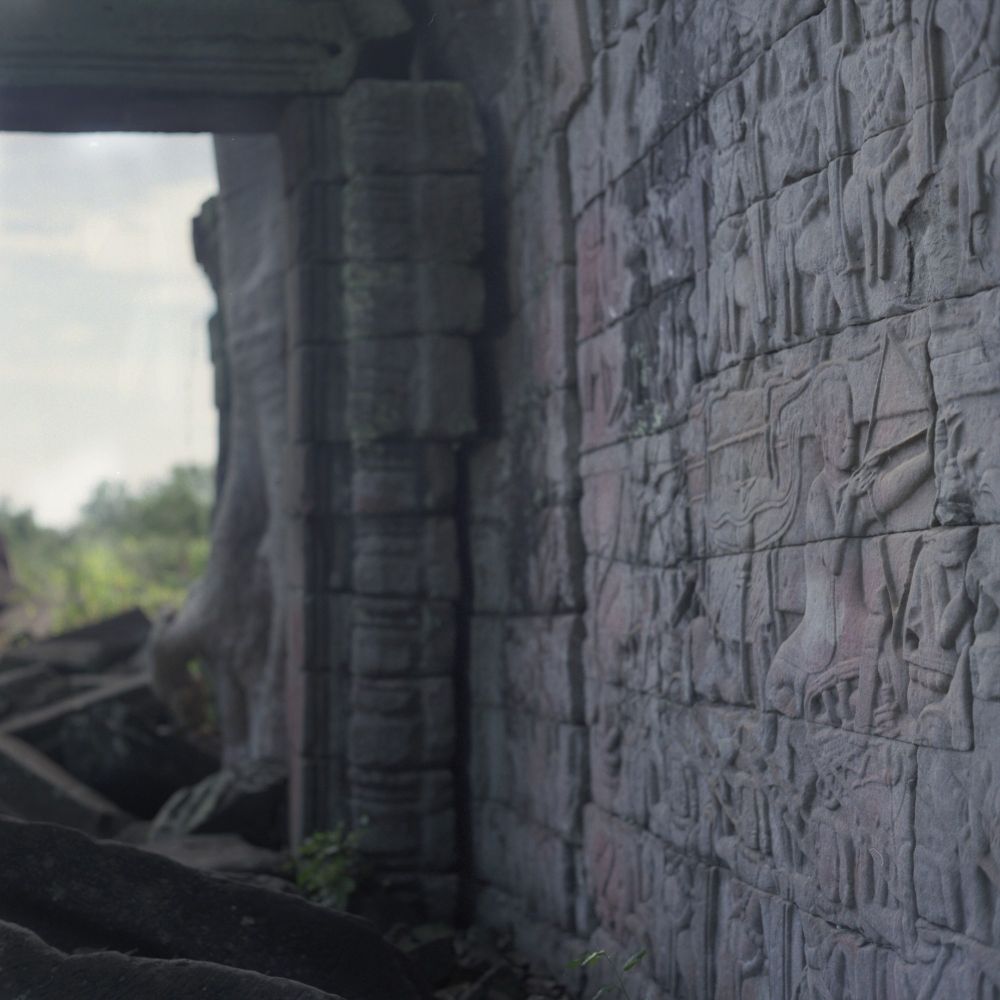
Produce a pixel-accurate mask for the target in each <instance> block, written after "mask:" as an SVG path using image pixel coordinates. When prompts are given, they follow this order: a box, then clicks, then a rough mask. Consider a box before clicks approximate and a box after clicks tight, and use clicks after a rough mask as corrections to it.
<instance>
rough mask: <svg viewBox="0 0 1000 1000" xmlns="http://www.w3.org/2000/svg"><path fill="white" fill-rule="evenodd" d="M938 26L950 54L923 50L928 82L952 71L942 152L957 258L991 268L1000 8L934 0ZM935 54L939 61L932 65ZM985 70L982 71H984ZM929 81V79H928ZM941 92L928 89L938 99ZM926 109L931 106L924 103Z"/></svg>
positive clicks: (999, 215)
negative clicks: (947, 163) (951, 179)
mask: <svg viewBox="0 0 1000 1000" xmlns="http://www.w3.org/2000/svg"><path fill="white" fill-rule="evenodd" d="M933 10H934V15H935V20H936V22H937V25H938V26H939V27H940V29H941V30H942V32H943V34H944V36H945V38H947V39H948V42H949V45H950V49H951V52H950V57H949V58H946V59H941V57H940V55H937V54H935V53H931V52H928V53H927V60H928V66H927V75H928V77H929V79H930V80H931V81H934V80H936V79H937V78H938V77H939V76H940V75H941V70H942V69H943V68H944V66H947V67H948V68H950V70H951V79H950V80H949V81H948V83H949V86H948V90H949V91H950V93H951V94H952V95H953V96H952V98H951V101H950V102H949V111H948V117H947V121H946V128H947V135H948V144H947V150H948V152H947V155H948V157H949V158H950V160H951V169H952V170H953V171H954V174H955V182H956V184H957V190H958V234H959V244H960V259H961V260H962V262H963V263H964V264H966V265H971V266H975V267H978V268H980V269H987V268H994V267H995V262H993V261H992V260H991V259H990V258H991V256H992V255H993V254H995V247H991V243H990V241H991V239H992V240H994V241H995V240H996V239H997V227H998V225H1000V199H998V198H997V195H996V191H997V185H998V184H1000V141H998V139H997V134H998V127H1000V76H998V75H997V73H996V72H995V70H994V69H993V68H994V67H996V65H997V60H998V57H1000V41H998V30H1000V24H998V20H1000V9H998V7H997V5H996V4H992V3H978V2H976V0H939V2H937V3H936V4H935V5H934V8H933ZM938 59H940V61H941V63H942V65H941V66H938V65H934V63H935V62H936V61H937V60H938ZM984 69H985V70H986V72H983V70H984ZM932 85H933V84H932ZM941 96H942V95H940V94H937V93H935V92H933V91H932V93H930V94H929V95H928V97H929V98H931V99H932V100H935V101H937V102H939V101H940V98H941ZM928 105H929V107H928V112H927V113H928V114H932V113H933V107H934V105H932V104H930V102H928Z"/></svg>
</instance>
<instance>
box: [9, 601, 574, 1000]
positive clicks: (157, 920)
mask: <svg viewBox="0 0 1000 1000" xmlns="http://www.w3.org/2000/svg"><path fill="white" fill-rule="evenodd" d="M149 633H150V623H149V621H148V620H147V619H146V618H145V616H144V615H143V614H142V613H141V612H139V611H133V612H129V613H127V614H125V615H120V616H117V617H116V618H114V619H110V620H108V621H106V622H100V623H96V624H95V625H93V626H89V627H87V628H85V629H79V630H76V631H74V632H72V633H66V634H64V635H61V636H56V637H53V638H52V639H47V640H43V641H38V642H32V643H30V644H25V645H21V646H18V647H16V648H14V649H10V650H8V651H7V652H5V653H4V654H3V655H2V656H0V998H6V997H18V998H20V1000H50V998H51V1000H57V998H58V1000H73V998H77V997H79V998H80V1000H97V998H100V1000H118V998H119V997H120V998H122V1000H125V998H129V1000H132V998H136V997H142V998H144V1000H157V998H160V997H163V998H164V1000H165V998H167V997H170V998H175V997H181V996H206V997H212V998H213V1000H227V998H230V997H232V998H233V1000H237V998H239V1000H272V998H273V1000H285V998H289V1000H292V998H294V1000H313V998H316V1000H319V998H333V1000H337V998H341V1000H354V998H358V1000H382V998H384V1000H407V998H414V1000H416V998H421V1000H429V998H430V997H434V998H435V1000H542V998H553V1000H559V998H566V997H568V994H567V993H566V992H565V991H564V990H563V989H562V988H561V987H560V986H559V985H558V984H557V983H555V982H554V981H552V980H547V979H542V978H539V977H537V976H536V975H534V974H533V973H532V971H531V969H530V968H529V967H528V965H527V964H526V963H524V962H522V961H520V960H519V959H518V958H517V956H516V955H514V954H513V952H512V950H511V948H510V947H509V943H508V942H506V941H504V939H503V938H497V937H495V936H494V935H491V934H489V933H487V932H485V931H481V930H477V929H473V930H469V931H458V930H456V929H455V928H451V927H447V926H441V925H416V926H415V925H413V924H392V923H391V921H392V919H393V918H392V914H391V913H390V912H388V911H386V912H381V911H380V910H379V908H378V906H376V907H375V909H374V911H372V912H371V913H369V915H370V916H371V917H372V919H373V920H374V921H376V922H377V923H378V925H379V926H380V927H381V928H382V929H383V930H385V931H386V933H385V936H384V937H383V935H382V934H381V933H380V932H379V930H377V929H376V925H375V924H374V923H370V922H369V921H368V920H363V919H360V918H357V917H354V916H351V915H348V914H344V913H339V912H335V911H333V910H330V909H327V908H322V907H319V906H315V905H313V904H312V903H310V902H308V901H306V900H305V899H303V898H302V894H301V892H300V891H299V890H298V888H297V887H296V886H295V884H294V883H293V882H292V881H291V877H290V875H289V865H288V861H289V857H288V854H287V853H286V852H285V851H283V850H282V849H281V848H282V844H283V839H284V829H285V823H286V815H285V811H284V809H285V800H286V794H287V775H286V773H285V770H284V768H283V766H282V765H280V764H279V763H276V762H273V761H259V762H255V763H252V764H243V765H239V766H232V767H228V768H220V765H219V762H218V758H217V756H215V755H214V754H213V753H212V752H211V747H208V746H206V744H205V741H204V740H201V739H195V738H192V736H191V734H189V733H185V732H183V731H182V730H180V729H179V728H178V727H177V725H176V724H175V723H173V722H172V720H171V719H170V717H169V716H168V714H167V713H166V712H165V710H164V708H163V706H162V705H161V704H160V702H159V701H158V700H157V698H156V696H155V695H154V694H153V691H152V688H151V685H150V682H149V678H148V676H147V674H146V673H145V671H144V669H143V667H142V663H143V657H142V656H141V655H140V654H141V650H142V648H143V645H144V643H145V642H146V641H147V638H148V636H149ZM94 837H102V838H113V839H107V840H95V839H93V838H94ZM367 912H368V911H367V910H366V913H367Z"/></svg>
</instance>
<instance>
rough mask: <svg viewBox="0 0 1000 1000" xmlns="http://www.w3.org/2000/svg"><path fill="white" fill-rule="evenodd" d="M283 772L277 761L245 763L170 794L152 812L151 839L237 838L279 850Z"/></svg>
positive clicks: (284, 824) (282, 831)
mask: <svg viewBox="0 0 1000 1000" xmlns="http://www.w3.org/2000/svg"><path fill="white" fill-rule="evenodd" d="M287 796H288V772H287V768H286V767H285V765H284V763H282V762H281V761H276V760H271V761H268V760H254V761H245V762H242V763H240V764H237V765H235V766H233V767H230V768H227V769H225V770H222V771H219V772H218V773H216V774H212V775H210V776H208V777H206V778H205V779H204V780H203V781H200V782H199V783H198V784H197V785H194V786H193V787H190V788H182V789H179V790H178V791H177V792H175V793H174V794H173V795H172V796H171V797H170V798H169V799H168V800H167V801H166V802H165V803H164V804H163V807H162V808H161V809H160V810H159V812H157V814H156V816H155V817H154V818H153V822H152V825H151V827H150V831H149V836H150V839H151V840H153V841H155V840H159V839H161V838H170V837H179V836H186V835H188V834H192V833H236V834H239V835H240V836H242V837H244V838H246V839H247V840H248V841H250V843H252V844H257V845H259V846H263V847H279V846H280V845H281V844H283V843H284V841H285V833H286V827H287Z"/></svg>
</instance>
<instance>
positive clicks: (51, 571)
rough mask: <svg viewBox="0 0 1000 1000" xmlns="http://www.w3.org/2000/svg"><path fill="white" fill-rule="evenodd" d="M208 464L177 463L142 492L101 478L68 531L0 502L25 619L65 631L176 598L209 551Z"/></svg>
mask: <svg viewBox="0 0 1000 1000" xmlns="http://www.w3.org/2000/svg"><path fill="white" fill-rule="evenodd" d="M212 491H213V477H212V471H211V470H210V469H207V468H201V467H198V466H178V467H176V468H174V469H172V470H171V472H170V473H169V475H168V476H167V478H166V479H164V480H162V481H160V482H157V483H153V484H152V485H150V486H148V487H146V488H145V489H143V490H140V491H138V492H135V493H133V492H131V491H129V490H128V489H127V488H125V487H124V486H122V485H121V484H116V483H102V484H100V485H99V486H98V487H97V488H96V489H95V490H94V492H93V494H92V495H91V498H90V500H89V501H88V502H87V503H86V504H85V505H84V507H83V509H82V510H81V514H80V521H79V523H78V524H77V525H76V526H74V527H73V528H70V529H69V530H67V531H57V530H55V529H53V528H46V527H44V526H42V525H39V524H37V523H36V522H35V519H34V515H33V514H32V513H31V511H27V510H16V509H14V508H13V507H11V505H10V504H9V503H7V502H3V501H0V534H3V536H4V537H5V538H6V540H7V543H8V549H9V552H10V559H11V565H12V568H13V570H14V575H15V578H16V579H17V582H18V585H19V595H18V597H19V601H20V603H21V604H22V606H23V612H24V613H23V614H22V615H21V619H22V620H24V621H26V622H28V623H29V627H33V628H34V630H36V631H61V630H64V629H68V628H73V627H75V626H77V625H80V624H83V623H84V622H87V621H93V620H94V619H98V618H103V617H105V616H107V615H112V614H115V613H117V612H119V611H123V610H125V609H126V608H129V607H132V606H134V605H138V606H139V607H141V608H143V609H144V610H145V611H146V612H147V613H150V614H155V613H156V612H158V611H160V610H162V609H164V608H166V607H178V606H179V605H180V604H181V603H182V602H183V599H184V595H185V593H186V591H187V588H188V587H189V586H190V585H191V583H193V582H194V580H195V579H197V578H198V577H199V576H200V575H201V573H202V572H203V570H204V567H205V563H206V562H207V559H208V551H209V540H208V529H209V522H210V519H211V509H212Z"/></svg>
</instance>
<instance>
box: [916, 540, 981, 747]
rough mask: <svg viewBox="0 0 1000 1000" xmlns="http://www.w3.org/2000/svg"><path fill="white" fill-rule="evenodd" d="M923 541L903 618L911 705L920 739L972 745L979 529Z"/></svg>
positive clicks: (952, 744) (951, 744)
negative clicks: (974, 558) (972, 592)
mask: <svg viewBox="0 0 1000 1000" xmlns="http://www.w3.org/2000/svg"><path fill="white" fill-rule="evenodd" d="M921 542H922V544H921V549H920V553H919V555H918V556H917V560H916V563H915V565H914V567H913V572H912V576H911V582H910V591H909V597H908V600H907V604H906V610H905V614H904V620H903V642H902V655H903V659H904V661H905V663H906V669H907V675H908V681H909V683H908V685H907V690H906V696H905V697H906V703H907V704H906V707H907V709H908V711H909V714H910V716H911V717H912V718H913V719H914V720H916V725H917V729H916V734H915V735H916V738H917V740H918V741H919V742H929V743H931V744H933V745H936V746H950V747H952V748H953V749H968V748H969V747H970V746H971V741H972V732H971V706H970V705H969V699H970V697H971V691H970V688H969V653H970V645H971V642H972V620H973V616H974V614H975V611H976V607H975V605H974V604H973V603H972V601H971V600H970V599H969V595H968V591H967V589H966V579H965V577H966V567H967V564H968V561H969V558H970V557H971V555H972V551H973V549H974V547H975V544H976V531H975V529H973V528H958V529H954V530H950V531H936V532H933V533H931V534H929V535H927V536H924V538H923V539H922V540H921Z"/></svg>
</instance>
